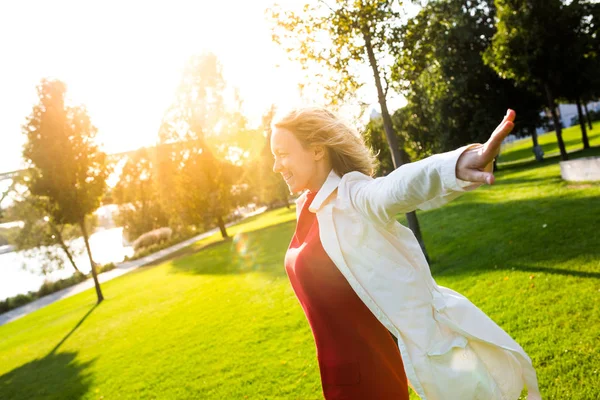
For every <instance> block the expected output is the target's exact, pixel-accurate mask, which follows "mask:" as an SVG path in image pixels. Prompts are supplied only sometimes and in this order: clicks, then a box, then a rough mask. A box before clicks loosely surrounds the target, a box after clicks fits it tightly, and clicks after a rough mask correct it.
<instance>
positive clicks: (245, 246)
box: [171, 220, 296, 277]
mask: <svg viewBox="0 0 600 400" xmlns="http://www.w3.org/2000/svg"><path fill="white" fill-rule="evenodd" d="M295 224H296V221H295V220H294V221H287V222H283V223H280V224H277V225H272V226H268V227H265V228H260V229H256V230H252V231H249V232H242V233H239V234H237V235H235V236H234V237H233V238H229V239H227V240H222V241H220V242H217V243H213V244H211V245H208V246H205V247H204V248H202V249H201V250H200V251H198V252H196V253H195V254H191V255H182V257H179V258H177V259H175V260H173V261H172V262H171V265H172V267H173V270H174V271H175V272H176V273H188V274H194V275H196V274H208V275H225V274H243V273H249V272H260V273H264V274H268V275H271V276H273V277H282V276H285V275H286V274H285V269H284V267H283V261H284V255H285V251H286V249H287V247H288V245H289V242H290V240H291V239H292V234H293V233H294V228H295Z"/></svg>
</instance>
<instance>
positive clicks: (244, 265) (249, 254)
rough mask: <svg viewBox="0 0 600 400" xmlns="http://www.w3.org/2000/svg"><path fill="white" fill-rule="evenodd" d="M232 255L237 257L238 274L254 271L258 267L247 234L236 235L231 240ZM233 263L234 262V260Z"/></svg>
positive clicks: (254, 252)
mask: <svg viewBox="0 0 600 400" xmlns="http://www.w3.org/2000/svg"><path fill="white" fill-rule="evenodd" d="M232 246H233V250H234V254H236V255H237V257H236V259H237V263H238V269H239V271H240V272H248V271H256V270H258V269H259V267H260V265H259V264H258V263H257V262H256V255H257V252H256V249H253V248H252V240H251V239H250V237H249V236H248V234H247V233H244V232H241V233H237V234H236V235H235V236H234V237H233V240H232ZM234 262H235V260H234Z"/></svg>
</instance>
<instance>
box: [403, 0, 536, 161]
mask: <svg viewBox="0 0 600 400" xmlns="http://www.w3.org/2000/svg"><path fill="white" fill-rule="evenodd" d="M494 18H495V7H494V3H493V2H492V1H490V0H477V1H467V0H447V1H436V2H430V3H428V4H427V5H426V6H425V7H423V9H421V11H420V12H419V13H418V14H417V15H416V16H415V17H414V18H413V19H411V20H410V21H408V23H407V24H406V25H405V26H403V27H402V36H403V38H404V40H403V43H402V46H401V48H400V49H399V51H398V54H397V58H396V65H395V66H394V75H393V78H394V80H396V81H398V82H402V83H403V92H404V94H405V96H406V98H407V100H408V104H407V106H406V107H404V108H402V109H400V110H398V111H397V112H396V113H395V115H394V123H395V125H396V127H397V130H398V131H399V132H400V134H401V135H403V136H404V138H405V140H404V141H405V143H406V147H407V151H408V152H409V153H410V154H412V155H413V158H417V159H420V158H423V157H425V156H429V155H431V154H434V153H438V152H441V151H448V150H452V149H455V148H457V147H459V146H462V145H464V144H467V143H473V142H480V143H481V142H484V141H486V140H487V139H488V137H489V135H490V134H491V132H492V131H493V130H494V128H495V127H496V126H497V125H498V123H499V122H500V120H501V119H502V117H503V116H504V114H505V113H506V110H507V109H508V108H512V109H514V110H515V111H516V112H517V120H516V127H515V133H516V134H521V135H524V134H527V133H528V132H529V131H530V130H531V129H535V127H536V126H537V125H539V123H540V117H539V113H540V110H541V108H542V99H541V98H540V96H538V95H536V94H535V93H533V92H530V91H528V90H525V89H522V88H519V87H516V86H515V84H514V83H513V82H512V81H510V80H508V79H503V78H501V77H499V76H498V75H497V73H496V72H495V71H494V70H493V69H492V68H490V67H489V66H487V65H485V64H484V61H483V59H482V53H483V52H484V51H485V50H486V49H487V48H488V47H489V45H490V43H491V41H492V37H493V35H494V33H495V30H496V28H495V26H494Z"/></svg>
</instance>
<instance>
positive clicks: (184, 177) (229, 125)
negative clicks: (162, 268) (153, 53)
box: [157, 54, 250, 236]
mask: <svg viewBox="0 0 600 400" xmlns="http://www.w3.org/2000/svg"><path fill="white" fill-rule="evenodd" d="M225 90H226V85H225V80H224V78H223V75H222V67H221V64H220V63H219V61H218V59H217V58H216V56H215V55H213V54H203V55H199V56H194V57H192V58H191V59H190V60H189V62H188V64H187V66H186V68H185V71H184V73H183V76H182V79H181V84H180V88H179V90H178V93H177V96H176V98H175V100H174V102H173V104H172V105H171V107H170V108H169V110H167V112H166V113H165V116H164V118H163V123H162V125H161V129H160V132H159V140H160V144H159V146H158V149H157V166H158V175H157V181H158V186H159V192H160V193H159V194H160V197H161V204H162V206H163V208H164V209H165V211H167V212H168V213H170V214H171V215H174V216H175V217H174V222H175V223H176V224H177V223H179V224H181V223H183V224H187V225H194V226H197V227H199V228H202V227H209V226H212V225H213V223H214V222H216V223H217V224H218V225H219V226H220V227H221V229H222V233H223V235H224V236H226V235H227V233H226V230H225V226H224V219H225V218H226V217H227V215H228V214H229V213H230V212H231V210H232V208H233V207H235V206H236V205H238V204H236V196H239V197H242V196H241V193H240V192H241V191H242V190H240V188H239V187H238V188H237V189H238V190H237V191H236V190H234V186H235V185H236V184H239V183H240V182H239V179H238V178H239V177H240V176H241V175H242V174H241V168H240V167H239V165H235V163H234V162H232V161H230V160H228V158H229V157H230V156H231V154H230V151H231V149H232V148H234V147H236V146H234V144H235V143H236V141H238V143H237V144H239V142H246V143H247V140H243V138H244V136H245V135H246V134H250V132H249V131H248V130H247V128H246V126H245V124H246V121H245V118H243V115H242V114H241V112H240V111H239V107H238V109H237V110H234V111H233V112H229V111H227V109H226V107H225V103H224V96H225V95H226V93H225ZM237 148H238V149H239V146H237ZM234 153H235V151H234ZM237 156H238V157H237V159H238V160H237V161H239V159H240V158H241V159H243V158H244V157H245V154H244V151H242V152H241V154H240V153H239V152H238V154H237ZM171 225H173V223H172V224H171Z"/></svg>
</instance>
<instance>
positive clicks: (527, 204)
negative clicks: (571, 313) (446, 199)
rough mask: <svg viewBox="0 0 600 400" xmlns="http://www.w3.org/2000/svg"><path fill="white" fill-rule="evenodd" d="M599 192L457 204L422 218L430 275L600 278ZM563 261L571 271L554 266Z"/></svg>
mask: <svg viewBox="0 0 600 400" xmlns="http://www.w3.org/2000/svg"><path fill="white" fill-rule="evenodd" d="M582 193H586V192H585V191H582ZM596 193H597V191H596V190H593V191H590V193H589V195H585V194H584V195H582V196H578V197H561V196H560V195H557V196H551V197H543V198H536V199H526V200H515V201H505V202H499V203H493V204H489V203H480V202H476V201H458V202H456V203H451V204H450V205H448V206H446V207H444V208H441V209H436V210H431V211H428V212H427V213H424V214H421V215H420V217H419V218H420V220H421V222H422V230H423V232H424V240H425V243H426V246H427V249H428V250H429V255H430V259H431V262H430V267H431V271H432V273H433V274H434V275H435V274H439V275H444V276H449V275H452V276H458V275H474V274H475V275H477V274H481V273H485V272H489V271H494V270H520V271H527V272H543V273H551V274H560V275H570V276H578V277H582V278H593V279H600V272H598V271H597V270H592V268H593V265H594V264H595V263H593V262H589V261H593V260H599V259H600V246H598V243H600V230H599V229H598V227H600V201H599V200H598V196H597V194H596ZM565 263H566V264H567V265H569V268H568V269H564V268H562V267H558V266H557V267H556V268H554V267H553V266H554V265H564V264H565Z"/></svg>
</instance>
